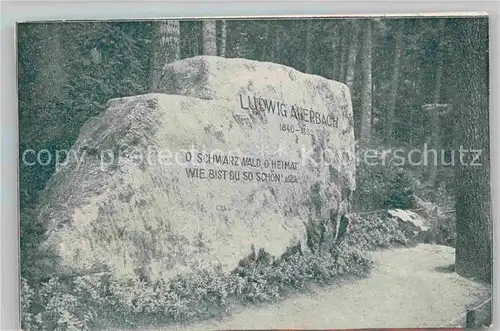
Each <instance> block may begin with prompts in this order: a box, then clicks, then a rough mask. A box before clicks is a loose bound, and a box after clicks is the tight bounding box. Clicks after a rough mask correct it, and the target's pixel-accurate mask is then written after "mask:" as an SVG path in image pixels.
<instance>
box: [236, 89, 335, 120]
mask: <svg viewBox="0 0 500 331" xmlns="http://www.w3.org/2000/svg"><path fill="white" fill-rule="evenodd" d="M240 106H241V108H242V109H246V110H252V111H254V112H258V111H261V112H267V113H268V114H274V115H277V116H283V117H288V118H295V119H296V120H298V121H301V122H307V123H312V124H317V125H326V126H329V127H332V128H337V127H338V126H339V119H338V117H336V116H334V115H332V114H324V113H320V112H318V111H315V110H313V109H307V108H302V107H300V106H298V105H291V107H290V105H287V104H286V103H284V102H283V101H279V100H270V99H266V98H261V97H256V96H246V97H243V96H242V95H241V94H240Z"/></svg>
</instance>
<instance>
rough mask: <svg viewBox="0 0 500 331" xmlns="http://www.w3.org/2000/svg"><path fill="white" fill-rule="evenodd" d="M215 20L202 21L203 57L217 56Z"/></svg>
mask: <svg viewBox="0 0 500 331" xmlns="http://www.w3.org/2000/svg"><path fill="white" fill-rule="evenodd" d="M215 22H216V21H215V20H204V21H202V32H201V33H202V39H203V43H202V45H203V55H217V30H216V24H215Z"/></svg>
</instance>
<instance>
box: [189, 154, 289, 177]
mask: <svg viewBox="0 0 500 331" xmlns="http://www.w3.org/2000/svg"><path fill="white" fill-rule="evenodd" d="M186 161H187V162H188V163H190V164H196V165H215V166H234V167H246V168H251V169H260V170H246V171H240V170H230V169H220V167H217V168H204V167H193V168H186V176H187V177H188V178H195V179H209V180H210V179H216V180H230V181H243V182H253V181H257V182H276V183H297V181H298V180H297V176H296V175H293V174H284V173H277V172H276V170H284V171H295V170H297V168H298V162H292V161H283V160H272V159H265V160H261V159H260V158H254V157H241V156H233V155H231V156H229V155H219V154H211V153H196V154H193V153H191V152H187V153H186Z"/></svg>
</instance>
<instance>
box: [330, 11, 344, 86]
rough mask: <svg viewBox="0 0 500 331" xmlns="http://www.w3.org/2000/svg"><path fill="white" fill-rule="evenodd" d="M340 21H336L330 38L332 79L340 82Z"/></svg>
mask: <svg viewBox="0 0 500 331" xmlns="http://www.w3.org/2000/svg"><path fill="white" fill-rule="evenodd" d="M341 22H342V21H338V22H337V23H336V24H335V27H334V29H333V36H332V37H333V38H332V54H333V65H332V79H334V80H340V79H339V75H340V65H339V63H340V58H341V54H342V53H341V44H340V43H341V35H340V33H341V29H340V25H341Z"/></svg>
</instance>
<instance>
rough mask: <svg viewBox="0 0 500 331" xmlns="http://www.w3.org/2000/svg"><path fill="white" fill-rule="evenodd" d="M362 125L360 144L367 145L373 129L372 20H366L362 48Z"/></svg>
mask: <svg viewBox="0 0 500 331" xmlns="http://www.w3.org/2000/svg"><path fill="white" fill-rule="evenodd" d="M361 73H362V77H361V80H362V84H363V85H362V91H361V127H360V135H359V138H360V144H361V146H366V145H368V144H369V142H370V138H371V130H372V22H371V21H370V20H366V21H365V22H364V31H363V41H362V48H361Z"/></svg>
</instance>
